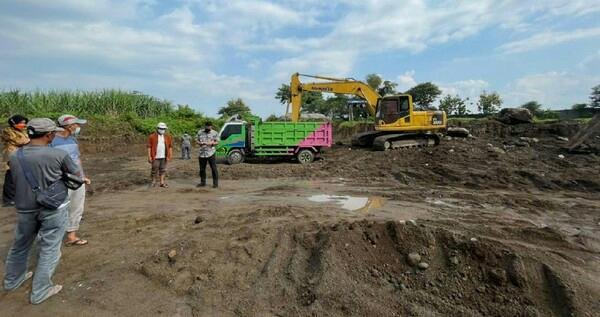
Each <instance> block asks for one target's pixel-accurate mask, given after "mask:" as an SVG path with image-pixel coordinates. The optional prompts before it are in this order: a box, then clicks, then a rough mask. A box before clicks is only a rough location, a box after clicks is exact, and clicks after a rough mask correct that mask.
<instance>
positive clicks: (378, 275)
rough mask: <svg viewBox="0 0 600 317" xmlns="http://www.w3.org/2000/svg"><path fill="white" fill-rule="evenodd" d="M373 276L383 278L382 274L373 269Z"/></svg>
mask: <svg viewBox="0 0 600 317" xmlns="http://www.w3.org/2000/svg"><path fill="white" fill-rule="evenodd" d="M371 276H373V277H381V273H380V272H379V271H378V270H377V269H374V268H373V269H371Z"/></svg>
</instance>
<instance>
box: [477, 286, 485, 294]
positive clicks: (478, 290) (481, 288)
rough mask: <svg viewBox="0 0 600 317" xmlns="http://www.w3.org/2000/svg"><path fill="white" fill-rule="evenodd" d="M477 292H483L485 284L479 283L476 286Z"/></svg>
mask: <svg viewBox="0 0 600 317" xmlns="http://www.w3.org/2000/svg"><path fill="white" fill-rule="evenodd" d="M477 292H479V293H485V286H483V285H481V286H479V287H477Z"/></svg>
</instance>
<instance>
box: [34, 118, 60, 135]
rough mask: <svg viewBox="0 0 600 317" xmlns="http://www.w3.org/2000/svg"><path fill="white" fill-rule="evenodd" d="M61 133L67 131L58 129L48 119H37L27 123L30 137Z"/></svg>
mask: <svg viewBox="0 0 600 317" xmlns="http://www.w3.org/2000/svg"><path fill="white" fill-rule="evenodd" d="M60 131H65V129H63V128H59V127H57V126H56V123H54V121H52V120H51V119H48V118H35V119H31V120H30V121H29V122H27V134H29V135H34V134H42V133H48V132H60Z"/></svg>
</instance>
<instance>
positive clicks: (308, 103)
mask: <svg viewBox="0 0 600 317" xmlns="http://www.w3.org/2000/svg"><path fill="white" fill-rule="evenodd" d="M324 102H325V100H323V94H322V93H321V92H320V91H303V92H302V112H309V113H322V111H323V103H324Z"/></svg>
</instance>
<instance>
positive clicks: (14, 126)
mask: <svg viewBox="0 0 600 317" xmlns="http://www.w3.org/2000/svg"><path fill="white" fill-rule="evenodd" d="M28 121H29V120H27V118H25V117H24V116H22V115H18V114H16V115H14V116H12V117H10V118H8V124H9V127H8V128H6V129H4V130H2V141H3V142H4V149H2V158H3V159H4V162H6V166H5V167H6V174H5V175H4V187H3V189H2V200H3V202H4V204H5V205H7V206H11V205H14V198H15V184H14V183H13V180H12V176H11V170H10V165H9V163H8V159H9V157H10V155H11V154H12V153H13V152H14V151H16V150H17V149H18V148H20V147H22V146H23V145H25V144H27V143H29V137H28V136H27V122H28Z"/></svg>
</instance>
